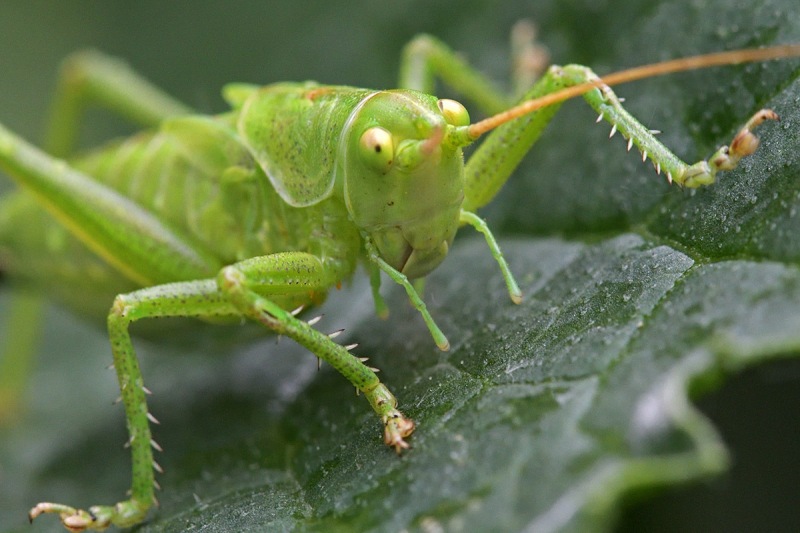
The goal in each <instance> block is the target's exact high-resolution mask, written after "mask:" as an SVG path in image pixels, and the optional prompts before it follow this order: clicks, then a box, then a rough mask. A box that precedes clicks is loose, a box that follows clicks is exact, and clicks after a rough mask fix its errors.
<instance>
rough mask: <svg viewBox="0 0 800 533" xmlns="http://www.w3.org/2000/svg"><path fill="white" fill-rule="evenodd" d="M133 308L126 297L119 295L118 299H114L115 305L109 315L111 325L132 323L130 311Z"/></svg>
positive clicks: (112, 305)
mask: <svg viewBox="0 0 800 533" xmlns="http://www.w3.org/2000/svg"><path fill="white" fill-rule="evenodd" d="M131 308H132V306H131V305H130V304H129V303H128V301H127V299H126V295H124V294H118V295H117V296H116V298H114V303H113V304H111V310H110V311H109V313H108V322H109V324H111V323H119V322H125V323H128V322H131V318H130V311H131Z"/></svg>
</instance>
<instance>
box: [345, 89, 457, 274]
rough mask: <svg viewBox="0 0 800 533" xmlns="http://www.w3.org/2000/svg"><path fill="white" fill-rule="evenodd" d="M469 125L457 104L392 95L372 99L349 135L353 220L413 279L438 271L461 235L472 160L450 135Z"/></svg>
mask: <svg viewBox="0 0 800 533" xmlns="http://www.w3.org/2000/svg"><path fill="white" fill-rule="evenodd" d="M467 124H469V115H468V114H467V111H466V109H464V107H463V106H462V105H461V104H459V103H457V102H454V101H452V100H438V99H437V98H436V97H434V96H430V95H425V94H422V93H418V92H415V91H384V92H378V93H373V94H372V95H370V96H369V97H367V98H365V99H364V100H363V101H362V102H361V104H360V105H359V106H358V107H357V108H356V109H355V110H354V111H353V113H352V114H351V115H350V117H349V119H348V122H347V125H346V127H345V128H344V130H343V133H342V139H341V140H342V142H341V143H340V146H341V147H342V148H341V149H342V151H343V153H340V158H339V161H340V166H339V169H338V170H339V171H341V172H342V173H343V176H342V183H343V194H344V200H345V203H346V205H347V209H348V211H349V213H350V216H351V217H352V219H353V221H354V222H355V224H356V225H357V226H358V227H359V229H360V230H361V231H362V232H363V233H364V234H365V235H367V236H368V237H369V239H370V240H371V241H372V242H373V243H374V244H375V246H376V247H377V249H378V252H379V253H380V255H381V257H382V258H383V259H384V260H385V261H386V262H387V263H388V264H389V265H391V266H392V267H394V268H395V269H397V270H398V271H400V272H402V273H403V274H405V275H406V276H407V277H409V278H412V279H413V278H418V277H423V276H425V275H427V274H428V273H429V272H431V271H432V270H433V269H434V268H436V267H437V266H438V265H439V263H441V262H442V260H443V259H444V258H445V256H446V255H447V252H448V251H449V249H450V245H451V244H452V242H453V238H454V237H455V234H456V231H457V230H458V226H459V223H460V222H459V216H460V212H461V204H462V202H463V200H464V157H463V154H462V151H461V146H460V145H458V144H457V143H454V142H451V139H450V138H451V137H452V136H451V135H450V131H452V130H454V129H458V128H460V129H463V128H464V127H465V126H466V125H467ZM463 144H466V143H462V145H463Z"/></svg>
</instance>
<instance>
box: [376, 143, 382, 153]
mask: <svg viewBox="0 0 800 533" xmlns="http://www.w3.org/2000/svg"><path fill="white" fill-rule="evenodd" d="M375 153H376V154H379V153H381V145H380V144H376V145H375Z"/></svg>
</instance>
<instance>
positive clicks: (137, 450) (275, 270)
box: [30, 252, 414, 531]
mask: <svg viewBox="0 0 800 533" xmlns="http://www.w3.org/2000/svg"><path fill="white" fill-rule="evenodd" d="M340 274H341V273H340V272H337V271H336V270H333V269H332V268H330V267H327V266H326V265H325V263H324V262H323V261H322V260H321V259H319V258H318V257H316V256H313V255H311V254H307V253H301V252H286V253H281V254H274V255H270V256H264V257H257V258H253V259H248V260H246V261H242V262H240V263H236V264H234V265H231V266H228V267H225V268H223V269H222V270H221V271H220V274H219V275H218V276H217V278H216V279H206V280H199V281H190V282H177V283H170V284H165V285H158V286H155V287H150V288H147V289H142V290H139V291H135V292H132V293H129V294H125V295H120V296H118V297H117V298H116V300H115V301H114V305H113V306H112V309H111V312H110V313H109V315H108V332H109V338H110V339H111V346H112V352H113V355H114V368H115V369H116V372H117V378H118V381H119V386H120V391H121V397H122V402H123V405H124V407H125V415H126V418H127V426H128V431H129V434H130V439H129V446H130V449H131V457H132V485H131V492H130V498H129V499H127V500H124V501H121V502H119V503H117V504H115V505H100V506H93V507H90V508H89V509H88V510H80V509H75V508H73V507H70V506H67V505H62V504H56V503H49V502H44V503H40V504H38V505H36V506H35V507H34V508H33V509H31V511H30V518H31V520H33V519H34V518H36V517H37V516H39V515H41V514H43V513H58V514H59V515H60V516H61V520H62V523H63V524H64V525H65V526H66V527H67V528H68V529H70V530H72V531H82V530H85V529H97V530H102V529H105V528H106V527H108V526H109V525H116V526H118V527H129V526H132V525H135V524H137V523H139V522H141V521H142V520H143V519H144V518H145V516H146V514H147V512H148V510H149V509H150V507H152V505H153V503H154V502H155V498H154V486H155V478H154V473H153V471H154V470H156V471H160V467H159V466H158V464H157V463H156V462H154V461H153V448H155V449H156V450H160V448H159V447H158V445H157V444H155V441H153V439H152V436H151V432H150V423H151V422H152V423H156V419H155V418H154V417H153V416H152V415H150V414H149V411H148V408H147V399H146V395H147V394H148V391H147V389H146V388H145V386H144V383H143V380H142V376H141V372H140V370H139V365H138V362H137V358H136V353H135V351H134V348H133V344H132V342H131V338H130V335H129V333H128V328H129V326H130V324H131V323H132V322H134V321H137V320H141V319H143V318H156V317H167V316H180V317H215V316H244V317H248V318H251V319H253V320H256V321H258V322H260V323H262V324H264V325H266V326H267V327H269V328H270V329H272V330H273V331H275V332H276V333H278V334H281V335H286V336H288V337H291V338H292V339H294V340H295V341H297V342H298V343H300V344H301V345H303V346H305V347H307V348H308V349H309V350H311V351H312V352H313V353H314V354H315V355H316V356H318V357H319V358H320V359H322V360H324V361H326V362H328V363H329V364H330V365H331V366H333V367H334V368H335V369H337V370H338V371H339V372H340V373H341V374H342V375H343V376H344V377H346V378H347V379H348V380H349V381H350V382H351V383H352V384H353V385H354V386H356V387H357V388H358V390H359V391H361V392H362V393H364V395H365V396H366V398H367V400H368V401H369V402H370V405H371V406H372V408H373V409H374V410H375V412H376V413H377V414H378V416H379V417H380V418H381V420H382V422H383V425H384V442H385V443H386V444H387V445H389V446H391V447H393V448H395V450H396V451H397V452H400V451H401V450H402V449H404V448H407V447H408V444H407V443H406V441H405V438H406V437H408V436H409V435H410V434H411V433H412V432H413V430H414V423H413V422H412V421H411V420H409V419H408V418H406V417H405V416H403V414H402V413H401V412H400V411H398V410H397V408H396V407H397V401H396V399H395V397H394V396H393V395H392V393H391V392H390V391H389V390H388V388H387V387H386V386H385V385H384V384H382V383H381V382H380V380H379V379H378V377H377V375H376V374H375V369H372V368H370V367H367V366H366V365H364V362H363V361H362V360H361V359H359V358H357V357H355V356H354V355H353V354H352V353H350V351H349V349H348V347H342V346H340V345H338V344H336V343H335V342H334V341H333V340H331V337H330V336H329V335H325V334H323V333H320V332H319V331H316V330H315V329H313V328H312V327H311V325H310V324H309V323H307V322H304V321H302V320H300V319H297V318H295V317H294V315H293V314H292V313H291V312H289V311H286V310H285V309H284V308H283V307H281V306H280V305H278V304H277V303H276V299H280V301H281V302H282V305H286V306H287V307H293V306H295V305H296V304H297V303H298V302H300V301H307V300H308V295H309V293H310V292H314V291H324V290H326V289H327V288H329V287H330V286H331V285H332V284H333V280H335V279H338V278H339V277H340ZM270 294H274V297H268V296H267V295H270ZM287 304H288V305H287ZM311 322H312V323H314V322H316V320H315V319H312V321H311ZM349 348H352V347H349Z"/></svg>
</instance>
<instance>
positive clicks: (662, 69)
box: [467, 44, 800, 139]
mask: <svg viewBox="0 0 800 533" xmlns="http://www.w3.org/2000/svg"><path fill="white" fill-rule="evenodd" d="M799 56H800V44H785V45H779V46H772V47H769V48H750V49H746V50H731V51H728V52H716V53H712V54H704V55H699V56H692V57H685V58H680V59H672V60H669V61H663V62H660V63H652V64H649V65H643V66H640V67H634V68H631V69H627V70H621V71H619V72H614V73H613V74H609V75H607V76H603V77H601V78H598V79H596V80H593V81H589V82H586V83H581V84H579V85H573V86H572V87H567V88H566V89H562V90H560V91H557V92H554V93H551V94H548V95H545V96H542V97H539V98H534V99H533V100H526V101H524V102H522V103H521V104H518V105H516V106H514V107H512V108H510V109H507V110H506V111H503V112H502V113H498V114H496V115H493V116H491V117H489V118H486V119H484V120H481V121H479V122H476V123H475V124H470V126H469V127H468V130H467V131H468V134H469V136H470V137H471V138H472V139H477V138H478V137H480V136H481V135H483V134H484V133H486V132H487V131H490V130H493V129H494V128H496V127H497V126H500V125H501V124H505V123H506V122H508V121H510V120H513V119H515V118H519V117H521V116H523V115H526V114H528V113H531V112H532V111H536V110H537V109H541V108H543V107H547V106H549V105H553V104H557V103H559V102H563V101H564V100H569V99H570V98H574V97H576V96H580V95H582V94H584V93H587V92H589V91H591V90H592V89H594V88H596V87H600V86H602V85H608V86H611V85H619V84H621V83H628V82H631V81H636V80H641V79H644V78H654V77H656V76H663V75H665V74H673V73H675V72H685V71H687V70H696V69H701V68H707V67H715V66H721V65H738V64H740V63H753V62H756V61H770V60H773V59H781V58H786V57H799Z"/></svg>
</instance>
